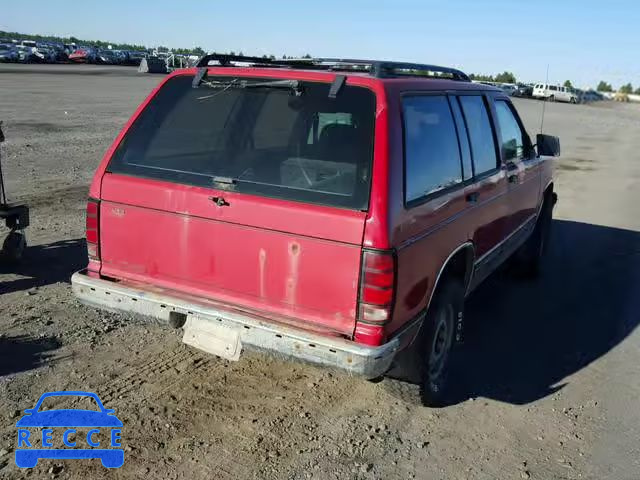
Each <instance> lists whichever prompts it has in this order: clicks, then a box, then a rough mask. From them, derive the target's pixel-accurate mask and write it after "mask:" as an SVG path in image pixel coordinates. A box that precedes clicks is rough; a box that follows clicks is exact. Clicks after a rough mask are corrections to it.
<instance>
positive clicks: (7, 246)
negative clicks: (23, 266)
mask: <svg viewBox="0 0 640 480" xmlns="http://www.w3.org/2000/svg"><path fill="white" fill-rule="evenodd" d="M26 248H27V239H26V237H25V235H24V233H22V232H18V231H15V230H14V231H12V232H10V233H9V235H7V238H5V239H4V242H3V244H2V252H1V257H2V259H3V260H4V261H5V262H8V263H16V262H19V261H20V260H22V257H23V255H24V251H25V249H26Z"/></svg>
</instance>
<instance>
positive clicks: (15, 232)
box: [0, 122, 29, 262]
mask: <svg viewBox="0 0 640 480" xmlns="http://www.w3.org/2000/svg"><path fill="white" fill-rule="evenodd" d="M2 142H4V133H3V132H2V122H0V219H4V221H5V225H6V226H7V228H8V229H9V234H8V235H7V236H6V238H5V239H4V242H3V243H2V250H0V259H2V260H4V261H7V262H17V261H19V260H20V259H21V258H22V255H23V254H24V251H25V249H26V248H27V240H26V237H25V234H24V229H25V228H27V227H28V226H29V207H27V206H26V205H24V204H20V203H8V202H7V194H6V190H5V187H4V177H3V175H2V148H1V147H2Z"/></svg>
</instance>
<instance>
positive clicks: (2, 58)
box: [0, 43, 20, 62]
mask: <svg viewBox="0 0 640 480" xmlns="http://www.w3.org/2000/svg"><path fill="white" fill-rule="evenodd" d="M19 58H20V56H19V55H18V50H17V49H16V47H15V46H14V45H12V44H7V43H0V62H17V61H18V60H19Z"/></svg>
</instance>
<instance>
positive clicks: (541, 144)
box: [536, 133, 560, 157]
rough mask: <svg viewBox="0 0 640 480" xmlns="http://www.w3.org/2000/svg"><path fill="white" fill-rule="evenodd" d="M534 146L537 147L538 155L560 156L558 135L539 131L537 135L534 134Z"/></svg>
mask: <svg viewBox="0 0 640 480" xmlns="http://www.w3.org/2000/svg"><path fill="white" fill-rule="evenodd" d="M536 146H537V147H538V155H539V156H545V157H559V156H560V139H559V138H558V137H554V136H553V135H544V134H542V133H539V134H538V135H536Z"/></svg>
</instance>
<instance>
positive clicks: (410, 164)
mask: <svg viewBox="0 0 640 480" xmlns="http://www.w3.org/2000/svg"><path fill="white" fill-rule="evenodd" d="M402 108H403V114H404V145H405V201H406V203H408V204H409V203H411V202H415V201H418V200H420V199H422V198H424V197H426V196H428V195H430V194H433V193H436V192H438V191H440V190H444V189H446V188H449V187H452V186H455V185H457V184H459V183H461V182H462V166H461V162H460V150H459V146H458V138H457V134H456V127H455V124H454V122H453V116H452V114H451V109H450V107H449V101H448V100H447V97H445V96H443V95H438V96H416V97H405V98H404V99H403V105H402Z"/></svg>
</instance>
